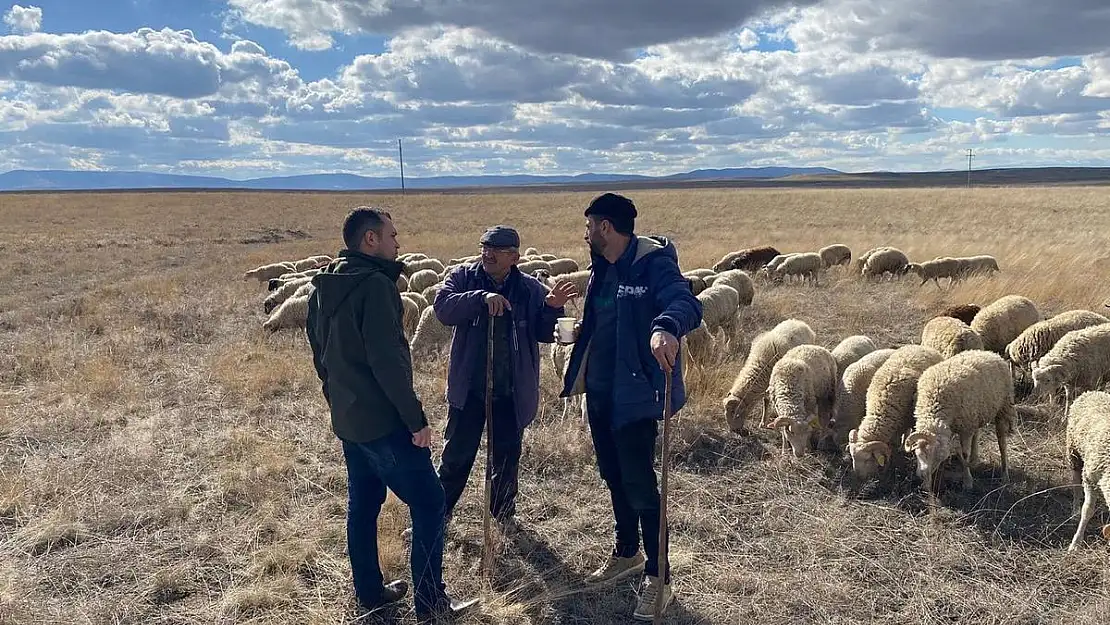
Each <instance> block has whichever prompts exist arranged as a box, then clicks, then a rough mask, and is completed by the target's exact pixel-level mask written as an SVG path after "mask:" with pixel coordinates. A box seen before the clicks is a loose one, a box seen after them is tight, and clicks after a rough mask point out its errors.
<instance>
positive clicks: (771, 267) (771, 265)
mask: <svg viewBox="0 0 1110 625" xmlns="http://www.w3.org/2000/svg"><path fill="white" fill-rule="evenodd" d="M797 254H798V252H792V253H790V254H779V255H778V256H776V257H774V258H772V259H771V260H769V261H767V264H766V265H764V266H763V267H762V268H763V269H764V270H766V271H767V273H774V272H775V270H776V269H778V268H779V266H781V265H782V264H783V263H785V262H786V259H787V258H790V257H791V256H797Z"/></svg>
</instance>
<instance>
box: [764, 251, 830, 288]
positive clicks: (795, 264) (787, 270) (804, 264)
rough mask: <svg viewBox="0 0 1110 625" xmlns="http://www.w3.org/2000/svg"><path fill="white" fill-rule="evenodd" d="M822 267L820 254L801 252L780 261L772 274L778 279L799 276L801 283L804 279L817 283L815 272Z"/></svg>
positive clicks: (822, 262)
mask: <svg viewBox="0 0 1110 625" xmlns="http://www.w3.org/2000/svg"><path fill="white" fill-rule="evenodd" d="M823 268H824V261H823V260H821V255H820V254H818V253H817V252H803V253H801V254H794V255H793V256H791V257H790V258H787V259H786V260H784V261H782V264H780V265H779V266H778V267H776V268H775V270H774V272H773V275H774V276H775V277H777V278H780V279H781V278H784V277H786V276H801V277H802V282H803V283H804V282H805V281H806V279H812V280H813V283H814V284H817V274H818V272H820V271H821V269H823Z"/></svg>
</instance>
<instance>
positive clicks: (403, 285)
mask: <svg viewBox="0 0 1110 625" xmlns="http://www.w3.org/2000/svg"><path fill="white" fill-rule="evenodd" d="M407 290H409V279H408V277H407V276H406V275H405V274H403V273H402V274H400V275H399V276H397V291H398V292H400V293H404V292H405V291H407Z"/></svg>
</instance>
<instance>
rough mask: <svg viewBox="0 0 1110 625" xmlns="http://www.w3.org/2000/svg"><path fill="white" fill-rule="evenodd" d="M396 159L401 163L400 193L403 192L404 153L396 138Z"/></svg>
mask: <svg viewBox="0 0 1110 625" xmlns="http://www.w3.org/2000/svg"><path fill="white" fill-rule="evenodd" d="M397 160H398V161H399V162H400V164H401V195H404V194H405V153H404V151H403V150H402V149H401V140H400V139H398V140H397Z"/></svg>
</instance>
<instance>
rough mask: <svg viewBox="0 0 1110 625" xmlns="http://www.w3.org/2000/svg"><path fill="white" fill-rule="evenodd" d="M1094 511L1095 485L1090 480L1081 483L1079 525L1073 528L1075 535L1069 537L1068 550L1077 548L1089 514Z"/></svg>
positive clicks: (1088, 520) (1085, 529)
mask: <svg viewBox="0 0 1110 625" xmlns="http://www.w3.org/2000/svg"><path fill="white" fill-rule="evenodd" d="M1094 511H1095V485H1094V484H1092V483H1090V482H1084V483H1083V510H1082V512H1081V513H1080V516H1079V526H1078V527H1076V528H1075V536H1073V537H1072V539H1071V545H1069V546H1068V551H1075V550H1076V549H1078V548H1079V541H1080V540H1081V539H1082V538H1083V533H1084V532H1086V531H1087V524H1088V523H1090V522H1091V516H1092V515H1093V514H1094Z"/></svg>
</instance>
